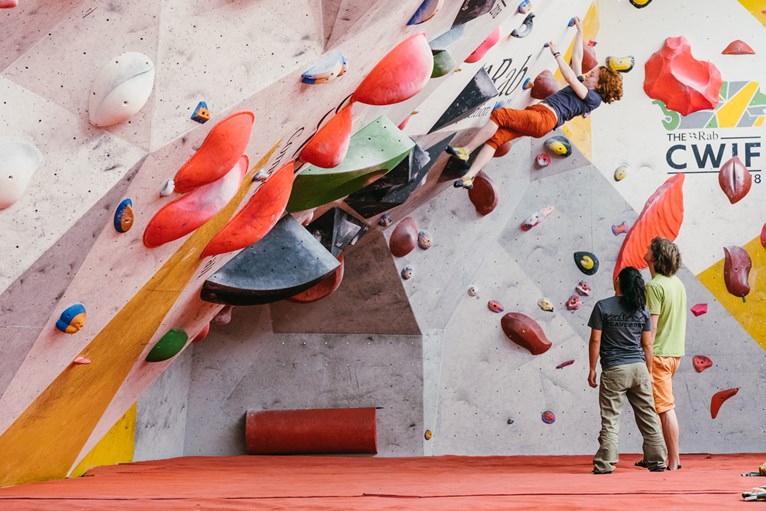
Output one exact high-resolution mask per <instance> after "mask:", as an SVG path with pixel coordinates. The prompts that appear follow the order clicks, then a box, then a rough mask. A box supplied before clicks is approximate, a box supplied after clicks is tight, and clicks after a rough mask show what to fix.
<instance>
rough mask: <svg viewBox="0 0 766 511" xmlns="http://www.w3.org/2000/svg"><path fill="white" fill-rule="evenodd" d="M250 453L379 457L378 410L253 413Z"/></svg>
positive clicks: (247, 432)
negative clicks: (376, 412)
mask: <svg viewBox="0 0 766 511" xmlns="http://www.w3.org/2000/svg"><path fill="white" fill-rule="evenodd" d="M245 437H246V442H247V452H248V454H377V452H378V447H377V441H376V429H375V408H325V409H314V410H251V411H248V412H247V421H246V424H245Z"/></svg>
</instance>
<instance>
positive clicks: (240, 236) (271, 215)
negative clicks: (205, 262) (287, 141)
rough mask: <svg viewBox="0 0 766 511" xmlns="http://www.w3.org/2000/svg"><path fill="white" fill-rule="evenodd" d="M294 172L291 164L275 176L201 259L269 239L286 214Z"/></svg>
mask: <svg viewBox="0 0 766 511" xmlns="http://www.w3.org/2000/svg"><path fill="white" fill-rule="evenodd" d="M293 169H294V162H293V161H292V160H291V161H290V162H288V163H287V164H285V165H284V166H283V167H282V168H280V169H279V170H277V171H276V172H274V174H272V175H271V176H270V177H269V178H268V179H267V180H266V182H265V183H263V184H262V185H261V186H260V188H258V189H257V190H256V191H255V193H254V194H253V196H252V197H250V201H248V203H247V204H246V205H245V207H244V208H242V209H241V210H240V211H239V213H237V215H236V216H235V217H234V218H232V219H231V220H230V221H229V223H228V224H226V226H225V227H224V228H223V229H221V231H220V232H219V233H218V234H216V235H215V237H214V238H213V239H212V240H210V243H208V244H207V246H206V247H205V250H203V251H202V257H207V256H213V255H217V254H224V253H226V252H231V251H232V250H239V249H241V248H245V247H247V246H250V245H252V244H253V243H255V242H256V241H258V240H260V239H261V238H263V237H264V236H266V234H268V232H269V231H270V230H271V228H272V227H274V225H275V224H276V223H277V221H278V220H279V218H280V217H281V216H282V213H284V211H285V206H286V205H287V200H288V199H289V198H290V191H291V190H292V188H293Z"/></svg>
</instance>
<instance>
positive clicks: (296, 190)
mask: <svg viewBox="0 0 766 511" xmlns="http://www.w3.org/2000/svg"><path fill="white" fill-rule="evenodd" d="M413 147H415V142H413V141H412V140H411V139H410V138H409V137H408V136H407V135H405V134H404V133H402V132H401V130H399V128H397V127H396V125H395V124H394V123H392V122H391V121H390V120H388V118H386V117H384V116H381V117H378V118H377V119H375V120H374V121H373V122H371V123H370V124H368V125H367V126H365V127H364V128H362V129H361V130H360V131H359V132H358V133H356V134H355V135H354V136H352V137H351V143H350V145H349V148H348V152H347V153H346V158H345V159H344V160H343V163H341V164H340V165H338V166H337V167H334V168H331V169H324V168H321V167H317V166H315V165H308V166H307V167H306V169H305V170H303V171H302V172H301V173H300V174H298V176H296V178H295V183H294V184H293V191H292V194H291V195H290V201H289V202H288V203H287V211H289V212H293V211H303V210H306V209H311V208H315V207H317V206H321V205H322V204H327V203H328V202H332V201H334V200H336V199H340V198H341V197H345V196H346V195H348V194H350V193H352V192H355V191H357V190H359V189H361V188H364V187H365V186H367V185H369V184H370V183H372V182H373V181H375V180H377V179H379V178H381V177H382V176H384V175H385V174H386V173H387V172H389V171H390V170H391V169H393V168H394V167H396V165H398V164H399V162H401V161H402V160H403V159H404V158H406V157H407V155H408V154H409V153H410V151H412V149H413Z"/></svg>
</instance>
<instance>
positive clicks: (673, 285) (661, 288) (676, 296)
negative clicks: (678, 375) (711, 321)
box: [646, 273, 686, 357]
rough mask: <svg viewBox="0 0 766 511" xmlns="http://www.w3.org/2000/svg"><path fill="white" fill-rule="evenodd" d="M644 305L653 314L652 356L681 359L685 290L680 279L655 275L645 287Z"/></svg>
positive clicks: (684, 319)
mask: <svg viewBox="0 0 766 511" xmlns="http://www.w3.org/2000/svg"><path fill="white" fill-rule="evenodd" d="M646 306H647V308H648V309H649V314H657V315H659V318H657V333H656V335H655V337H654V355H655V356H657V357H682V356H684V340H685V339H686V288H684V284H683V282H681V279H679V278H678V277H676V276H675V275H673V276H672V277H666V276H665V275H660V274H659V273H658V274H656V275H655V276H654V278H653V279H652V280H651V281H649V283H648V284H647V285H646Z"/></svg>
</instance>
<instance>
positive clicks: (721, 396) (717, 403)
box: [710, 387, 739, 419]
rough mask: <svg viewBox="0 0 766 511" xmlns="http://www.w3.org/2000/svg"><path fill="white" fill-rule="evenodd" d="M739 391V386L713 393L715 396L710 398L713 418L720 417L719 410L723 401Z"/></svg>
mask: <svg viewBox="0 0 766 511" xmlns="http://www.w3.org/2000/svg"><path fill="white" fill-rule="evenodd" d="M737 392H739V387H736V388H733V389H727V390H721V391H720V392H716V393H715V394H713V397H712V398H710V417H711V418H712V419H715V418H716V417H718V410H720V409H721V405H722V404H723V402H724V401H726V400H727V399H729V398H730V397H732V396H733V395H735V394H736V393H737Z"/></svg>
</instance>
